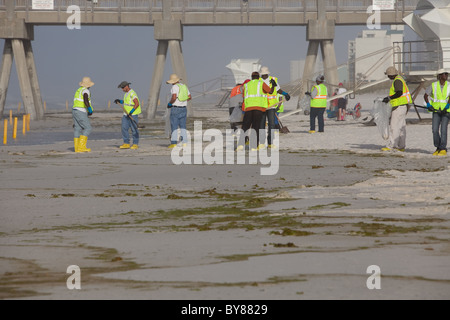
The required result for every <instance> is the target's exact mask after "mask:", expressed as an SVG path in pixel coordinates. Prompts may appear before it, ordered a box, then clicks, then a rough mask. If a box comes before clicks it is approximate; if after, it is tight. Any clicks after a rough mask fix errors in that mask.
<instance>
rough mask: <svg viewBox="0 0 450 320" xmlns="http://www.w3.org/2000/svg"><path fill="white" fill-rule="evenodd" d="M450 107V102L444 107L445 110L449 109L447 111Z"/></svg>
mask: <svg viewBox="0 0 450 320" xmlns="http://www.w3.org/2000/svg"><path fill="white" fill-rule="evenodd" d="M449 108H450V103H447V104H446V105H445V108H444V110H447V112H448V109H449Z"/></svg>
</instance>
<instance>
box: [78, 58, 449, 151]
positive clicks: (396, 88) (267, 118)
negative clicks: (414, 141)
mask: <svg viewBox="0 0 450 320" xmlns="http://www.w3.org/2000/svg"><path fill="white" fill-rule="evenodd" d="M385 74H386V76H387V77H388V78H389V79H390V80H392V85H391V87H390V90H389V95H388V96H386V97H385V98H384V99H383V100H382V102H383V103H385V104H386V107H388V108H391V116H390V120H389V139H388V140H387V141H388V143H387V145H386V146H385V147H383V148H382V149H381V150H382V151H400V152H403V151H405V148H406V114H407V112H408V109H409V107H410V106H411V105H412V104H413V100H412V97H411V93H410V91H409V88H408V86H407V84H406V81H405V79H403V77H402V76H401V75H400V74H399V72H398V70H396V69H395V67H389V68H387V70H386V72H385ZM447 79H448V72H447V71H446V70H444V69H440V70H438V72H437V81H436V82H434V83H432V84H431V86H429V87H428V88H427V90H426V92H425V95H424V100H425V102H426V104H427V106H426V109H427V110H428V111H429V112H432V134H433V143H434V146H435V147H436V150H435V151H434V152H433V155H434V156H445V155H447V129H448V123H449V119H450V113H449V111H450V110H449V107H450V86H449V85H448V81H447ZM181 80H182V79H180V78H179V77H178V76H177V75H176V74H171V75H170V78H169V80H167V81H166V83H167V84H171V85H172V88H171V96H170V101H169V103H168V104H167V108H169V109H170V127H171V133H172V134H171V136H170V144H169V146H168V147H169V148H175V147H177V146H179V145H181V146H186V145H187V134H186V118H187V104H188V101H190V100H191V99H192V97H191V93H190V91H189V89H188V87H187V86H186V85H185V84H183V83H181ZM324 82H325V77H324V76H323V75H319V76H318V77H316V79H315V85H313V86H312V88H311V90H310V91H307V92H305V95H306V96H308V97H309V98H310V103H309V106H310V112H309V115H310V130H309V133H311V134H314V133H316V119H317V124H318V131H317V132H319V133H323V132H324V131H325V122H324V113H325V110H326V108H327V99H328V90H327V86H326V85H325V84H324ZM93 85H94V82H92V80H91V79H90V78H89V77H84V78H83V79H82V81H81V82H80V83H79V86H80V87H79V88H78V90H77V91H76V92H75V96H74V99H73V108H72V118H73V127H74V150H75V152H77V153H78V152H90V151H91V149H89V148H87V146H86V144H87V139H88V136H89V134H90V133H91V131H92V127H91V125H90V121H89V116H91V115H92V114H93V107H92V102H91V93H90V88H91V87H92V86H93ZM130 85H131V83H130V82H128V81H122V82H121V83H120V84H119V85H118V88H120V89H121V90H122V91H123V92H124V97H123V99H116V100H115V101H114V103H116V104H120V105H122V108H123V116H122V123H121V131H122V139H123V144H122V145H121V146H120V147H119V148H120V149H132V150H136V149H138V148H139V127H138V122H139V114H141V113H142V111H141V104H140V101H139V98H138V96H137V94H136V92H135V91H134V90H133V89H131V88H130ZM338 90H339V91H337V94H340V98H339V102H338V106H339V107H338V110H339V114H338V115H337V121H341V120H343V119H344V116H345V106H346V103H345V100H346V97H342V93H345V92H346V91H345V89H344V88H343V86H342V83H340V84H339V89H338ZM233 100H234V101H233ZM284 100H286V101H289V100H290V95H289V93H287V92H285V91H283V90H282V89H281V87H280V85H279V83H278V78H277V77H274V76H271V75H270V72H269V68H268V67H262V68H261V70H260V71H259V72H258V71H254V72H252V74H251V77H250V79H247V80H246V81H244V82H243V83H238V84H237V85H236V86H235V87H234V88H233V89H232V91H231V94H230V106H233V107H232V108H230V115H231V113H232V112H233V111H238V117H241V118H240V119H239V120H240V121H235V122H233V123H232V128H233V129H237V124H238V123H239V124H242V130H243V132H244V134H241V135H240V136H239V139H238V143H237V147H236V151H237V152H240V151H244V150H245V145H246V144H248V145H249V149H250V150H252V151H255V150H261V149H263V148H266V139H267V148H275V147H276V146H275V144H274V143H273V141H274V133H275V132H277V130H279V129H281V122H280V120H279V118H278V115H279V113H280V112H283V111H284V106H283V102H284ZM341 102H342V103H341ZM235 108H236V109H238V108H239V109H238V110H234V109H235ZM266 123H267V133H266V130H265V128H266ZM178 129H180V130H178ZM130 130H131V137H130ZM178 131H180V134H178ZM251 135H253V136H254V138H252V139H250V137H251Z"/></svg>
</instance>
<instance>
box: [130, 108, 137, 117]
mask: <svg viewBox="0 0 450 320" xmlns="http://www.w3.org/2000/svg"><path fill="white" fill-rule="evenodd" d="M135 111H136V109H134V108H132V109H131V110H130V112H128V114H129V115H130V116H131V115H132V114H133V112H135Z"/></svg>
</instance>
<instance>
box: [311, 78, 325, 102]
mask: <svg viewBox="0 0 450 320" xmlns="http://www.w3.org/2000/svg"><path fill="white" fill-rule="evenodd" d="M314 88H316V89H317V95H316V96H315V97H314V99H312V100H311V108H326V107H327V95H328V91H327V87H326V86H325V85H324V84H323V83H321V84H319V85H317V86H313V87H312V89H311V92H313V91H314Z"/></svg>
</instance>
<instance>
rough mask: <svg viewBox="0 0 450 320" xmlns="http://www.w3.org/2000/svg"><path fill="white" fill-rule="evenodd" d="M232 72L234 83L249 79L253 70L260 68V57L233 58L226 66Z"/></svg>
mask: <svg viewBox="0 0 450 320" xmlns="http://www.w3.org/2000/svg"><path fill="white" fill-rule="evenodd" d="M226 67H227V68H228V69H230V71H231V72H232V73H233V76H234V81H235V83H236V84H238V83H243V82H244V81H245V80H247V79H251V75H252V72H253V71H258V72H259V69H261V59H233V60H231V62H230V63H229V64H228V65H227V66H226Z"/></svg>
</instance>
